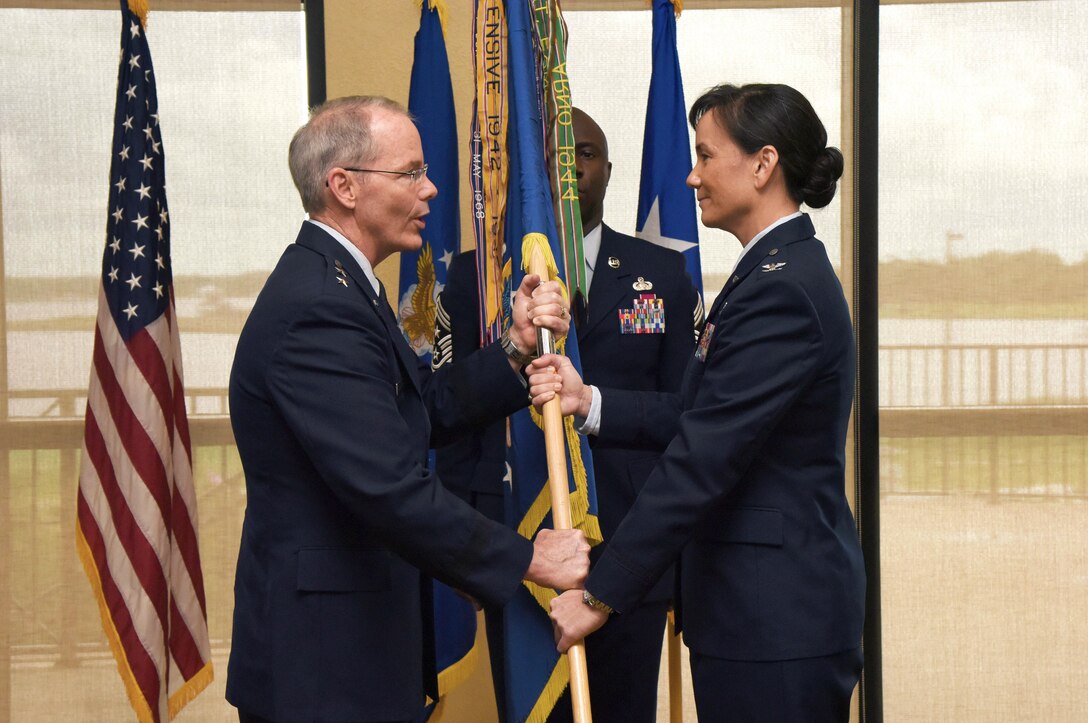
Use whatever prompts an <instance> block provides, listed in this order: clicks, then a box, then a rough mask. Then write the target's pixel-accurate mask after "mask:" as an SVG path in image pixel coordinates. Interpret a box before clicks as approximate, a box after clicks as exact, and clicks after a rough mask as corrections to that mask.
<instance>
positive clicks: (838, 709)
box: [691, 647, 861, 723]
mask: <svg viewBox="0 0 1088 723" xmlns="http://www.w3.org/2000/svg"><path fill="white" fill-rule="evenodd" d="M860 676H861V648H860V647H858V648H854V649H853V650H848V651H846V652H843V653H837V654H835V655H827V656H824V657H819V658H802V659H799V660H777V661H770V662H753V661H743V660H724V659H722V658H713V657H710V656H708V655H700V654H698V653H694V652H693V653H692V654H691V683H692V687H693V688H694V689H695V708H696V710H697V711H698V714H699V721H700V723H715V722H717V721H721V722H722V723H727V722H728V723H748V722H749V721H751V722H752V723H840V722H845V721H849V720H850V696H851V695H852V694H853V691H854V686H855V685H857V682H858V679H859V677H860Z"/></svg>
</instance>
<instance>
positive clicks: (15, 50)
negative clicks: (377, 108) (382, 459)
mask: <svg viewBox="0 0 1088 723" xmlns="http://www.w3.org/2000/svg"><path fill="white" fill-rule="evenodd" d="M120 33H121V26H120V13H119V12H118V11H117V10H116V9H114V10H110V11H101V10H73V9H65V10H41V9H36V10H35V9H0V67H3V72H2V73H0V191H2V196H0V202H2V207H0V210H2V217H3V235H2V237H0V238H2V246H0V248H2V253H3V271H4V274H3V279H2V280H0V281H2V284H0V294H2V296H0V299H2V300H3V302H4V303H3V308H5V310H6V313H5V314H4V317H3V322H4V324H3V330H4V338H3V342H4V344H3V345H2V346H0V351H3V352H4V354H5V355H4V357H3V362H4V364H3V365H0V368H3V369H6V372H7V373H6V376H5V377H2V378H0V385H2V386H3V387H4V391H6V392H7V394H5V395H3V396H2V397H0V399H2V400H3V406H2V407H0V556H2V557H3V559H4V563H2V564H0V575H2V578H0V605H2V606H3V607H2V608H0V676H2V678H0V720H8V719H9V718H10V720H18V721H24V720H25V721H37V720H43V721H44V720H80V721H120V720H131V719H132V716H133V714H132V710H131V708H130V707H129V705H128V701H127V699H126V696H125V691H124V686H123V684H122V682H121V679H120V677H119V676H118V675H117V670H116V666H115V664H114V662H113V658H112V656H111V654H110V651H109V648H108V645H107V643H106V639H105V637H104V635H103V633H102V628H101V624H100V619H99V611H98V608H97V605H96V604H95V601H94V599H93V598H92V595H91V588H90V585H89V584H88V581H87V579H86V578H85V576H84V574H83V571H82V570H81V569H80V566H79V562H78V560H77V558H76V554H75V545H74V529H73V528H74V522H75V517H76V513H75V504H76V492H75V489H76V484H77V479H78V469H79V457H80V445H81V439H82V436H81V432H82V415H83V410H84V397H85V395H86V392H87V382H88V376H89V374H90V357H91V349H92V341H93V333H94V317H95V314H96V312H97V305H98V285H99V280H98V279H99V269H100V264H101V258H102V252H103V248H104V244H105V229H106V214H107V208H106V202H107V199H108V191H109V189H108V186H107V184H108V183H109V177H108V176H109V168H110V147H111V143H112V123H113V110H114V100H115V86H116V82H117V62H118V42H119V39H120ZM147 33H148V39H149V43H150V46H151V51H152V54H153V58H154V66H155V74H156V79H157V81H158V97H159V112H160V123H161V130H162V137H163V149H164V153H165V159H166V174H167V176H166V180H167V193H168V197H169V204H170V206H169V208H170V222H171V227H172V237H171V242H172V243H171V246H172V250H173V262H174V278H175V290H176V294H177V308H178V315H179V327H180V330H181V338H182V342H181V343H182V349H183V352H184V361H185V377H186V378H185V381H186V387H187V391H188V392H189V395H190V409H191V412H190V428H191V430H192V438H193V472H194V474H193V476H194V483H195V486H196V493H197V498H198V507H199V515H200V530H199V532H200V542H201V558H202V566H203V572H204V583H205V591H206V595H207V602H208V606H207V609H208V624H209V630H210V636H211V645H212V658H213V664H214V667H215V669H216V680H215V682H214V683H213V684H212V685H211V687H210V688H209V689H208V690H207V691H206V692H204V693H203V694H202V695H200V696H198V697H197V698H196V700H195V701H194V702H193V703H192V704H191V705H190V706H189V707H188V708H187V709H186V710H185V712H184V713H183V716H186V717H188V719H190V720H202V721H211V720H231V719H236V718H237V716H236V713H235V712H234V711H233V709H232V708H230V707H229V706H228V705H227V704H226V702H225V701H224V699H223V690H224V685H225V682H226V654H227V651H228V647H229V644H230V625H231V620H230V617H231V613H232V610H233V580H234V564H235V560H236V557H237V549H238V547H237V546H238V541H239V539H240V537H241V519H242V514H243V511H244V509H245V503H246V502H245V489H244V484H243V480H242V474H241V469H240V465H239V462H238V456H237V452H236V451H235V449H234V446H233V440H232V439H231V437H230V434H229V428H228V424H227V420H226V419H225V417H224V416H223V415H225V413H226V411H227V410H226V406H225V396H226V385H227V375H228V373H229V370H230V360H231V358H232V357H233V350H234V343H235V340H236V339H237V335H238V331H239V329H240V328H241V324H242V322H243V320H244V318H245V315H246V313H247V312H248V309H249V307H250V306H251V305H252V303H253V299H254V297H255V296H256V293H257V290H258V288H259V285H260V283H261V282H262V281H263V279H264V277H265V276H266V275H267V271H268V269H269V268H271V267H272V266H273V265H274V263H275V260H276V258H278V256H279V254H280V253H281V251H282V248H283V246H284V245H285V244H286V243H288V242H289V241H290V239H291V238H293V235H294V233H295V232H296V230H297V227H298V223H299V220H300V218H301V215H302V210H301V207H300V205H299V201H298V196H297V194H296V193H295V191H294V188H293V186H292V184H291V179H290V176H289V173H288V170H287V153H286V149H287V144H288V142H289V140H290V138H291V134H292V133H293V132H294V130H295V129H296V128H297V127H298V126H299V125H301V123H302V122H303V121H304V120H305V115H306V108H305V105H306V85H305V60H304V58H305V54H304V48H303V15H302V13H301V12H298V11H294V12H168V11H159V12H152V14H151V16H150V19H149V24H148V28H147Z"/></svg>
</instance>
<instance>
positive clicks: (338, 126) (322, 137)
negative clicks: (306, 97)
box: [287, 95, 408, 213]
mask: <svg viewBox="0 0 1088 723" xmlns="http://www.w3.org/2000/svg"><path fill="white" fill-rule="evenodd" d="M376 108H381V109H385V110H388V111H393V112H394V113H401V114H404V115H405V116H407V115H408V113H407V111H406V110H405V109H404V107H403V106H402V105H400V103H397V102H396V101H393V100H390V99H389V98H384V97H382V96H376V95H353V96H348V97H345V98H336V99H334V100H330V101H326V102H325V103H322V104H321V105H319V106H317V107H316V108H314V109H313V110H312V111H311V112H310V120H309V121H307V122H306V125H304V126H302V127H301V128H299V129H298V130H297V131H296V132H295V137H294V138H292V139H291V145H290V147H289V148H288V151H287V164H288V166H290V168H291V179H292V180H294V182H295V188H297V189H298V195H299V196H300V197H301V198H302V207H303V208H304V209H306V212H307V213H314V212H315V211H321V210H322V209H324V207H325V200H324V198H323V190H324V188H325V177H326V176H327V175H328V173H329V170H330V169H332V168H335V167H336V166H352V165H365V164H367V163H368V162H370V161H372V160H373V159H374V157H375V156H377V153H378V149H377V148H375V146H374V138H373V136H372V135H371V133H370V117H371V111H372V110H374V109H376Z"/></svg>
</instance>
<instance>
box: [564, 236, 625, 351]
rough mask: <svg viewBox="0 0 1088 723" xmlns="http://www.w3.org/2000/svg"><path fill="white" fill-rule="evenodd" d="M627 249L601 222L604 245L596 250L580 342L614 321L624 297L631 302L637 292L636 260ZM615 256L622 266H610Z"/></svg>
mask: <svg viewBox="0 0 1088 723" xmlns="http://www.w3.org/2000/svg"><path fill="white" fill-rule="evenodd" d="M625 251H629V249H624V244H623V242H622V241H621V240H620V236H619V234H617V233H616V232H615V231H613V230H612V229H610V228H608V226H605V225H604V224H601V248H600V250H599V251H598V252H597V263H596V264H594V266H593V283H592V284H590V287H589V305H588V318H587V319H586V325H585V328H584V329H579V330H578V340H579V341H581V340H582V338H583V337H585V336H586V335H588V334H589V332H590V331H592V330H593V329H594V327H596V326H597V325H598V324H600V323H601V322H602V321H604V320H605V319H607V318H611V319H613V320H615V319H616V318H617V317H616V309H618V308H619V306H620V304H622V303H624V301H625V300H626V301H627V302H628V303H629V302H630V301H631V299H634V298H635V296H637V295H638V292H636V291H635V290H634V289H632V288H631V278H632V274H631V271H632V264H633V259H632V258H631V256H630V254H628V253H625ZM612 257H614V258H617V259H619V262H620V264H619V268H615V269H614V268H612V267H611V266H609V265H608V259H609V258H612ZM616 323H617V324H618V323H619V322H618V321H617V322H616Z"/></svg>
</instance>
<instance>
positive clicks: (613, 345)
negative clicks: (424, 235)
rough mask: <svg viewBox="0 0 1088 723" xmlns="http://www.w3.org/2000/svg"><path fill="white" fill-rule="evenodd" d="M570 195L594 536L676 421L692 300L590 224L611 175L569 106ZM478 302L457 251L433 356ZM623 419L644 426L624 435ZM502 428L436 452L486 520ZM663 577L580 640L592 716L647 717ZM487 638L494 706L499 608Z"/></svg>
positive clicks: (664, 600) (442, 353)
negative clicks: (576, 226)
mask: <svg viewBox="0 0 1088 723" xmlns="http://www.w3.org/2000/svg"><path fill="white" fill-rule="evenodd" d="M573 126H574V139H575V154H576V161H575V165H576V172H577V184H578V199H579V204H580V206H581V217H582V228H583V230H584V234H585V258H586V273H587V275H588V278H589V294H588V296H587V297H586V298H585V299H583V300H582V301H583V302H584V303H582V304H580V305H579V304H578V303H577V302H578V300H577V299H576V300H575V301H576V307H579V306H580V308H578V311H577V312H576V313H575V328H576V330H577V334H578V348H579V350H580V352H581V356H582V369H583V373H584V374H585V379H586V382H587V383H588V384H592V385H595V386H596V387H598V388H601V389H607V390H608V394H606V395H605V396H604V397H603V399H604V400H605V402H604V405H603V409H602V405H601V404H600V400H601V399H602V396H601V395H600V394H597V397H596V398H597V400H598V404H597V406H596V407H594V410H593V412H591V414H590V415H589V418H588V419H582V420H579V422H578V423H579V424H580V425H581V427H582V430H581V431H583V433H586V434H588V435H589V436H590V437H589V438H590V447H591V448H592V451H593V471H594V475H595V477H596V484H597V507H598V516H599V521H600V525H601V532H602V534H603V535H604V545H601V546H598V547H597V549H596V550H595V551H594V552H593V553H592V555H591V556H592V557H593V558H594V559H596V558H597V557H599V556H600V555H601V553H602V552H603V549H604V548H605V547H607V545H608V540H609V538H610V537H611V535H612V533H613V532H614V531H615V530H616V528H617V527H618V526H619V523H620V521H621V520H622V519H623V517H624V515H625V514H626V513H627V510H628V509H630V507H631V505H632V504H633V503H634V500H635V497H636V496H637V495H638V493H639V490H640V489H641V488H642V485H643V483H644V482H645V481H646V477H647V476H648V475H649V473H650V470H652V469H653V467H654V464H655V463H656V462H657V459H658V457H659V456H660V454H661V452H662V450H664V448H665V446H666V445H667V444H668V442H669V440H670V439H671V438H672V435H673V434H674V433H675V431H676V419H677V417H678V415H679V409H680V400H679V396H678V392H679V389H680V380H681V379H682V377H683V374H684V366H685V364H686V363H687V360H688V358H689V357H690V356H691V353H692V350H693V349H694V346H695V328H696V327H697V326H698V325H700V324H701V321H702V305H701V303H700V300H699V296H698V294H697V293H696V291H695V289H694V287H693V286H692V283H691V279H690V278H689V277H688V275H687V272H686V271H685V267H684V260H683V257H682V256H681V255H680V254H679V253H677V252H675V251H671V250H669V249H665V248H662V247H660V246H656V245H654V244H652V243H650V242H648V241H643V240H641V239H637V238H634V237H632V236H628V235H626V234H622V233H619V232H617V231H614V230H613V229H611V228H609V227H608V226H607V225H605V224H604V223H603V222H602V219H603V217H604V198H605V192H606V191H607V188H608V181H609V178H610V176H611V173H612V164H611V162H610V161H609V159H608V140H607V138H606V137H605V134H604V132H603V131H602V130H601V128H600V126H598V125H597V123H596V122H595V121H594V120H593V119H592V118H591V117H589V115H587V114H586V113H584V112H583V111H581V110H580V109H577V108H576V109H574V112H573ZM478 308H479V301H478V299H477V292H476V263H475V253H472V252H470V253H465V254H461V255H460V256H458V257H457V258H455V259H454V261H453V263H452V264H451V265H450V272H449V276H448V282H447V284H446V288H445V290H444V292H443V294H442V297H441V298H440V302H439V312H438V324H437V326H438V328H437V330H436V343H435V347H436V353H435V362H434V363H435V364H436V366H439V367H441V366H443V365H444V364H446V363H448V362H449V361H450V360H451V359H459V358H460V357H461V356H462V355H465V354H468V353H470V352H471V351H472V350H474V349H475V348H476V347H477V346H478V345H479V341H478V340H479V321H478V319H479V315H478ZM602 412H603V413H604V414H605V415H607V417H608V418H609V419H613V420H614V419H623V420H626V422H627V423H628V424H629V426H609V427H608V430H609V431H608V434H603V433H600V430H599V429H598V420H599V419H600V416H601V413H602ZM629 429H641V430H651V431H650V432H648V433H647V434H640V435H637V436H632V435H630V434H629V433H628V430H629ZM505 454H506V449H505V429H504V427H503V425H495V426H493V427H491V428H490V429H488V430H486V431H484V432H482V433H481V434H479V435H477V436H475V437H473V438H470V439H467V440H465V441H463V442H458V443H456V444H454V445H452V446H450V447H447V448H444V449H440V450H439V451H438V469H439V471H440V476H441V477H442V480H443V482H444V483H445V484H447V485H450V486H451V487H452V488H454V489H455V490H456V491H457V492H458V493H459V494H460V495H461V496H462V497H464V498H466V499H469V500H470V501H471V502H472V503H473V504H474V505H475V506H476V508H477V509H479V510H481V511H484V512H485V514H488V515H489V516H491V517H492V518H493V519H502V510H503V503H502V494H503V482H502V479H503V475H504V472H505ZM671 594H672V575H671V574H667V575H664V576H662V579H661V581H660V583H659V584H658V585H657V586H656V587H655V589H654V590H653V592H652V593H650V594H649V595H647V597H646V598H645V599H644V600H643V602H642V603H641V604H640V605H639V606H638V607H637V608H636V609H633V610H631V611H630V612H629V613H628V614H626V615H623V616H618V617H616V618H615V619H614V620H612V621H610V622H609V623H608V625H606V626H605V627H604V629H602V630H601V631H600V632H599V633H597V634H596V635H594V636H593V637H591V638H589V639H587V641H586V658H587V663H588V668H589V685H590V700H591V702H592V706H593V719H594V721H596V723H608V722H609V721H616V722H617V723H621V722H622V723H638V722H639V721H646V722H647V723H652V722H653V721H654V720H655V719H656V716H657V680H658V671H659V667H660V660H661V642H662V639H663V636H664V628H665V618H666V613H667V611H668V606H669V599H670V597H671ZM486 615H487V623H488V626H487V630H488V643H489V647H490V650H491V665H492V675H493V678H494V682H495V687H496V697H497V699H498V703H499V709H500V716H501V715H502V708H503V695H504V693H503V687H504V686H503V680H502V667H503V658H502V645H501V622H500V621H501V618H500V613H499V611H496V610H493V609H489V610H487V611H486ZM570 717H571V706H570V700H569V692H568V693H565V694H564V697H563V698H562V699H561V700H560V701H559V702H558V703H556V705H555V708H554V709H553V712H552V715H551V718H550V720H551V721H553V722H555V721H564V720H569V719H570Z"/></svg>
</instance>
